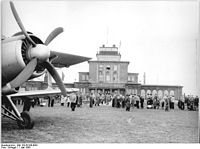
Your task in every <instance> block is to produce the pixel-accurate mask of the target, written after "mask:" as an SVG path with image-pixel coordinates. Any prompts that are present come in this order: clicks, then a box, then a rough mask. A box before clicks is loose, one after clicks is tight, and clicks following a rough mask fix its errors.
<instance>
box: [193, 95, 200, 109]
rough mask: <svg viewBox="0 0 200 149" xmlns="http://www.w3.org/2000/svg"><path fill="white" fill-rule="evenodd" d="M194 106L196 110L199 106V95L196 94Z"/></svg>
mask: <svg viewBox="0 0 200 149" xmlns="http://www.w3.org/2000/svg"><path fill="white" fill-rule="evenodd" d="M194 106H195V108H196V110H197V109H198V108H199V97H198V96H196V97H195V98H194Z"/></svg>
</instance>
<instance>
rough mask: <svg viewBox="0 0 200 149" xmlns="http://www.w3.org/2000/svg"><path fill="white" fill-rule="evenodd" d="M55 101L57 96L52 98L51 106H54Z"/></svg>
mask: <svg viewBox="0 0 200 149" xmlns="http://www.w3.org/2000/svg"><path fill="white" fill-rule="evenodd" d="M54 101H55V97H54V96H53V97H52V99H51V107H53V106H54Z"/></svg>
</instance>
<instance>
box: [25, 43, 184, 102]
mask: <svg viewBox="0 0 200 149" xmlns="http://www.w3.org/2000/svg"><path fill="white" fill-rule="evenodd" d="M96 57H97V60H91V61H88V63H89V72H79V81H78V82H74V83H71V84H69V83H65V87H68V88H78V89H79V90H80V91H81V92H82V93H83V94H86V93H89V92H104V93H107V92H109V93H113V92H115V91H117V92H118V93H121V94H139V95H143V96H144V95H147V94H152V95H155V94H157V95H158V97H163V96H164V95H165V94H167V95H174V96H175V98H176V99H179V98H180V97H181V96H182V88H183V86H177V85H150V84H148V85H147V84H145V83H144V84H141V83H139V82H138V75H139V74H138V73H134V72H128V65H129V62H128V61H121V54H120V53H119V51H118V47H116V46H115V45H113V46H112V47H106V46H105V45H103V46H102V47H100V48H99V51H98V52H97V54H96ZM52 87H53V88H57V85H56V84H55V83H52ZM22 88H24V89H25V90H37V89H39V90H41V89H45V88H47V82H46V81H27V82H25V83H24V84H23V85H22Z"/></svg>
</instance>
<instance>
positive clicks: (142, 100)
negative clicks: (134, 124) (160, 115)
mask: <svg viewBox="0 0 200 149" xmlns="http://www.w3.org/2000/svg"><path fill="white" fill-rule="evenodd" d="M140 107H141V109H143V108H144V97H143V96H140Z"/></svg>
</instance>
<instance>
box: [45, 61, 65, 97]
mask: <svg viewBox="0 0 200 149" xmlns="http://www.w3.org/2000/svg"><path fill="white" fill-rule="evenodd" d="M43 66H44V67H45V68H46V69H47V70H48V71H49V73H50V74H51V76H52V77H53V78H54V80H55V81H56V83H57V85H58V87H59V88H60V90H61V92H62V95H63V96H66V95H67V92H66V89H65V86H64V84H63V82H62V80H61V78H60V76H59V74H58V72H57V71H56V69H55V68H54V67H53V65H52V64H51V63H50V62H48V61H45V62H44V63H43Z"/></svg>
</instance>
